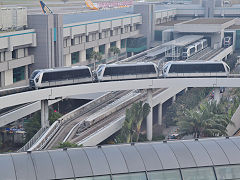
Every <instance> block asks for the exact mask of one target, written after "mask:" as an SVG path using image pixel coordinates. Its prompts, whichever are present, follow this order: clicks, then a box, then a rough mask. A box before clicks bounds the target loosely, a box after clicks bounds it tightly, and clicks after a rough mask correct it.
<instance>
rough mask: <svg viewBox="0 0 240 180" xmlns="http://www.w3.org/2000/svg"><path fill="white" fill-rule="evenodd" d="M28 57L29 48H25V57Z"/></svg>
mask: <svg viewBox="0 0 240 180" xmlns="http://www.w3.org/2000/svg"><path fill="white" fill-rule="evenodd" d="M27 56H28V48H24V57H27Z"/></svg>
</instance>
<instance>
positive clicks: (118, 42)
mask: <svg viewBox="0 0 240 180" xmlns="http://www.w3.org/2000/svg"><path fill="white" fill-rule="evenodd" d="M116 47H117V48H118V49H121V41H116Z"/></svg>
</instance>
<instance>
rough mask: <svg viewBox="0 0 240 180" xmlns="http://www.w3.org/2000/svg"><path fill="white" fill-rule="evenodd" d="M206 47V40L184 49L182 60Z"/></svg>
mask: <svg viewBox="0 0 240 180" xmlns="http://www.w3.org/2000/svg"><path fill="white" fill-rule="evenodd" d="M207 46H208V43H207V39H201V40H200V41H197V42H195V43H193V44H191V45H189V46H187V47H185V48H183V51H182V58H183V59H187V58H189V57H191V56H192V55H194V54H196V53H197V52H199V51H201V50H203V49H205V48H206V47H207Z"/></svg>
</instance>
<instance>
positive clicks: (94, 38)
mask: <svg viewBox="0 0 240 180" xmlns="http://www.w3.org/2000/svg"><path fill="white" fill-rule="evenodd" d="M95 40H96V33H93V34H92V41H95Z"/></svg>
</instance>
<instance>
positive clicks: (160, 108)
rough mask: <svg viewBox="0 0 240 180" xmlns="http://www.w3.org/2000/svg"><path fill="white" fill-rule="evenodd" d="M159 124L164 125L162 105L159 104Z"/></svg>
mask: <svg viewBox="0 0 240 180" xmlns="http://www.w3.org/2000/svg"><path fill="white" fill-rule="evenodd" d="M158 124H159V125H162V103H160V104H158Z"/></svg>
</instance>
